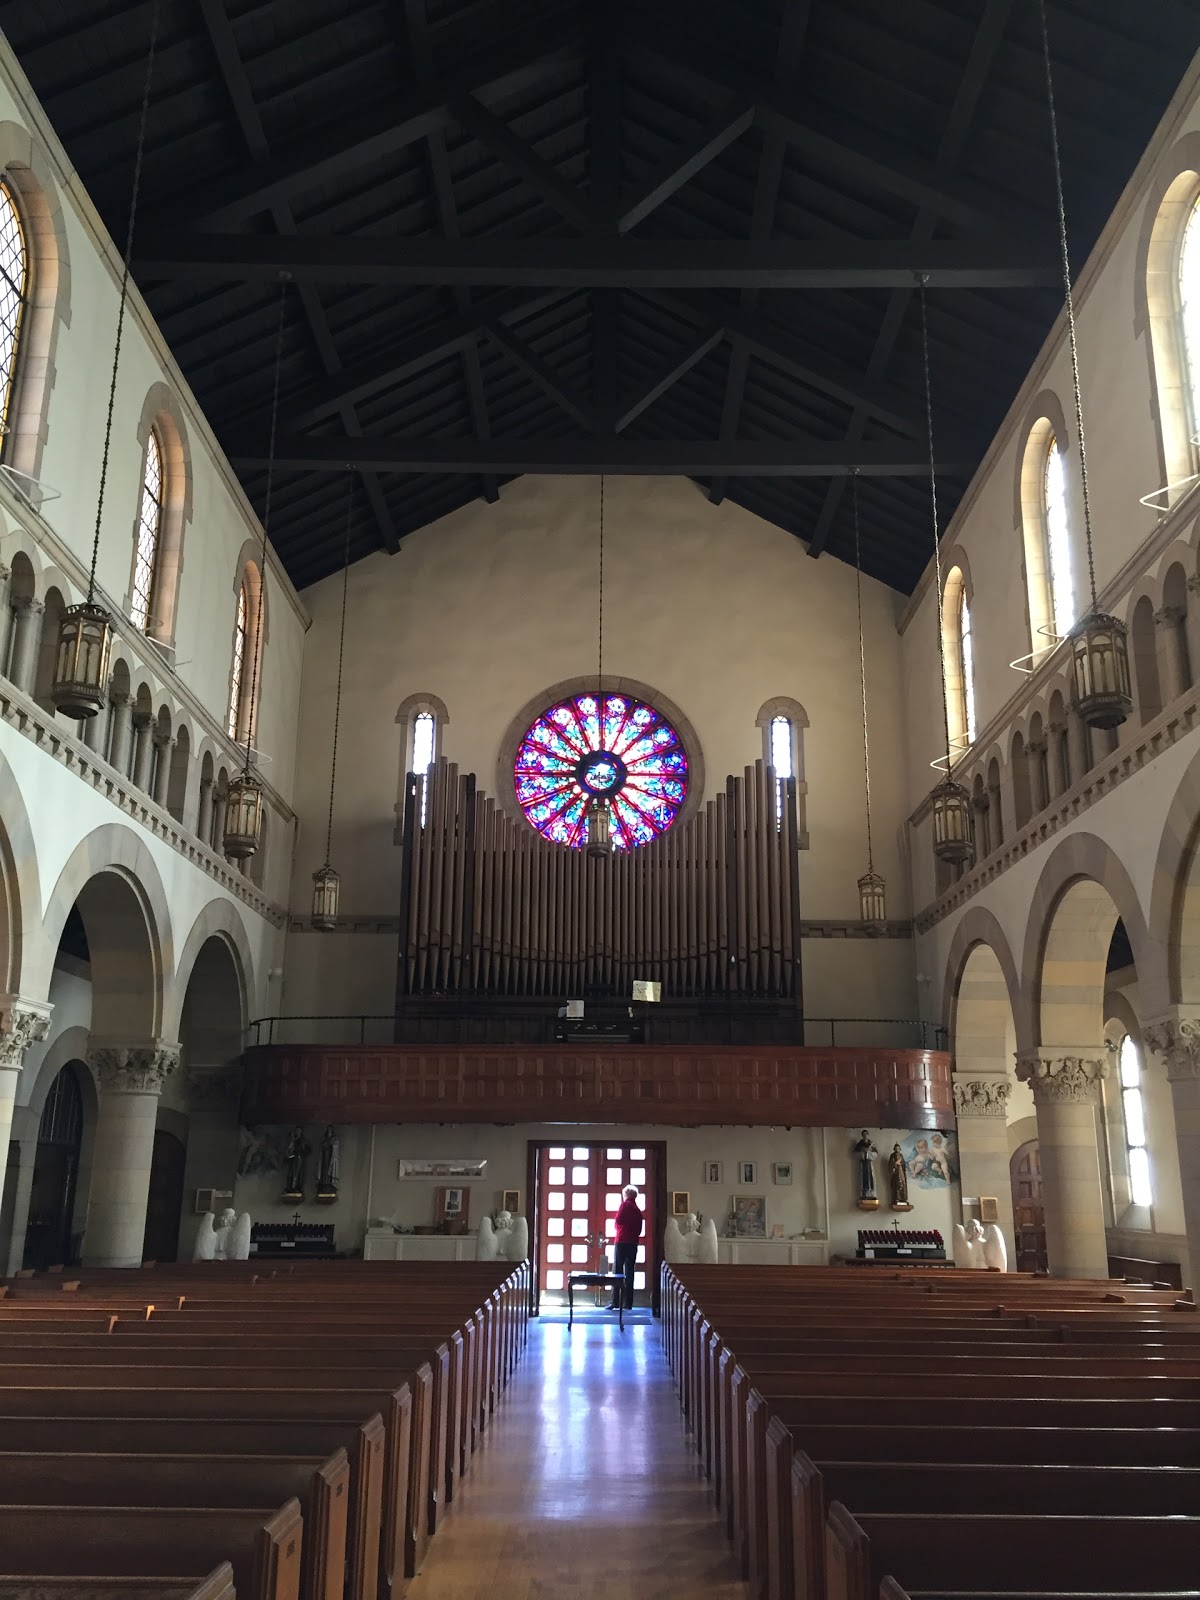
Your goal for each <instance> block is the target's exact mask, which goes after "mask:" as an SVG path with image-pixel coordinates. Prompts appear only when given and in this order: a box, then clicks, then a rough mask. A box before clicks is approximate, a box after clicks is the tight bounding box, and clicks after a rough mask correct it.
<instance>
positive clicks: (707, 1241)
mask: <svg viewBox="0 0 1200 1600" xmlns="http://www.w3.org/2000/svg"><path fill="white" fill-rule="evenodd" d="M663 1255H664V1256H665V1257H666V1259H667V1261H668V1262H670V1263H671V1264H672V1265H677V1266H686V1265H689V1264H691V1263H709V1264H711V1263H713V1262H715V1261H716V1259H717V1224H716V1220H715V1218H713V1217H709V1218H707V1219H706V1220H705V1221H704V1222H703V1223H702V1222H701V1221H700V1217H699V1214H698V1213H697V1212H695V1211H692V1212H689V1213H688V1214H687V1215H686V1216H684V1217H668V1218H667V1225H666V1227H665V1228H664V1230H663Z"/></svg>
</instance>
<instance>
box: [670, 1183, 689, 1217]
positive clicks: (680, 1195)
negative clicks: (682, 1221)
mask: <svg viewBox="0 0 1200 1600" xmlns="http://www.w3.org/2000/svg"><path fill="white" fill-rule="evenodd" d="M691 1210H692V1197H691V1195H690V1194H689V1193H688V1192H687V1190H686V1189H672V1190H671V1215H672V1216H673V1217H686V1216H690V1214H691Z"/></svg>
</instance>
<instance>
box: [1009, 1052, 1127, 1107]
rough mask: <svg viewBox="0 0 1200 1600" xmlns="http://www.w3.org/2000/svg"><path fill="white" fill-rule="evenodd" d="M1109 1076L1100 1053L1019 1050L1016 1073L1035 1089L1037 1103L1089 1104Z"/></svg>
mask: <svg viewBox="0 0 1200 1600" xmlns="http://www.w3.org/2000/svg"><path fill="white" fill-rule="evenodd" d="M1107 1076H1108V1062H1107V1061H1105V1060H1104V1059H1103V1058H1102V1057H1100V1056H1083V1055H1072V1056H1058V1055H1051V1054H1049V1053H1043V1052H1042V1051H1041V1050H1030V1051H1025V1052H1018V1054H1017V1077H1018V1078H1019V1079H1020V1081H1021V1082H1022V1083H1027V1084H1028V1085H1029V1086H1030V1088H1031V1089H1032V1090H1033V1099H1034V1104H1035V1105H1090V1104H1093V1103H1094V1101H1095V1099H1096V1094H1097V1090H1098V1088H1099V1085H1100V1084H1101V1082H1103V1080H1104V1079H1105V1078H1107Z"/></svg>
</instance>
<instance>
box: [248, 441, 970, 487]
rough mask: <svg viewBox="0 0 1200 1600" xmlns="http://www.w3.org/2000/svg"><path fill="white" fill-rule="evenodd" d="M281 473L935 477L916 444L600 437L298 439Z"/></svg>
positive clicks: (965, 466) (949, 466) (280, 452)
mask: <svg viewBox="0 0 1200 1600" xmlns="http://www.w3.org/2000/svg"><path fill="white" fill-rule="evenodd" d="M227 450H228V455H229V458H230V460H231V461H233V462H234V463H235V464H236V465H238V466H243V467H254V466H260V465H262V464H263V462H264V459H265V456H264V451H263V446H262V443H261V441H253V442H251V441H239V440H231V441H230V442H229V444H228V447H227ZM276 459H277V461H278V463H279V465H280V466H281V467H290V468H294V469H296V470H298V471H311V472H326V471H332V472H340V471H342V470H344V469H345V467H346V466H347V465H350V466H352V467H356V468H359V469H360V470H367V471H371V472H429V473H475V474H479V473H486V472H494V473H497V474H501V475H508V474H511V475H514V476H515V475H516V474H518V473H523V472H542V473H554V474H586V473H593V472H621V473H630V474H641V475H646V474H650V475H656V474H662V475H665V476H682V477H707V476H708V475H710V474H711V473H713V472H722V473H725V474H726V475H727V476H728V477H754V478H757V477H771V478H828V477H836V476H845V475H847V474H849V473H852V472H854V471H855V470H858V471H859V472H861V473H862V474H863V476H864V477H919V476H920V475H921V474H922V473H927V472H928V471H929V461H928V457H927V456H926V454H925V452H924V451H923V450H922V448H921V447H920V445H919V444H917V443H916V442H913V443H906V442H905V441H903V440H896V441H891V442H888V443H874V442H871V443H864V444H860V445H858V446H857V447H856V448H854V449H851V448H850V447H848V446H847V445H846V444H845V443H843V442H842V441H840V440H839V441H835V442H832V443H827V442H824V441H820V440H807V439H806V440H796V439H781V440H761V439H754V440H750V439H739V440H736V441H735V442H734V443H732V444H722V443H720V442H719V441H718V442H714V441H712V440H693V439H684V440H672V439H630V438H628V437H627V436H625V435H617V434H612V435H607V436H606V435H604V434H593V435H592V436H591V437H589V438H581V439H547V438H545V437H544V436H543V437H539V438H534V439H508V438H501V439H415V438H377V439H354V438H349V437H346V436H341V435H331V436H322V437H316V438H314V437H312V436H308V435H306V436H301V437H296V436H289V437H287V438H284V439H281V440H280V441H279V443H278V446H277V452H276ZM972 465H973V462H972V461H967V462H963V461H954V460H949V459H946V460H943V461H942V462H941V463H940V464H939V471H942V472H946V473H952V472H958V473H961V472H965V471H969V470H970V469H971V467H972Z"/></svg>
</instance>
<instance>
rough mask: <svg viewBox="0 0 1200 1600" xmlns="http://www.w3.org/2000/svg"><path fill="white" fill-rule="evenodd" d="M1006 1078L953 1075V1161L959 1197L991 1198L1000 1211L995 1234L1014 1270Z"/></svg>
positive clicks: (1014, 1240)
mask: <svg viewBox="0 0 1200 1600" xmlns="http://www.w3.org/2000/svg"><path fill="white" fill-rule="evenodd" d="M1011 1092H1012V1085H1011V1084H1010V1083H1009V1081H1008V1078H1007V1076H1005V1077H1003V1078H1001V1077H997V1076H992V1075H988V1076H979V1077H969V1078H967V1077H960V1076H959V1075H958V1074H957V1073H955V1076H954V1110H955V1113H956V1115H957V1117H958V1159H959V1167H960V1175H961V1183H962V1192H963V1194H964V1195H975V1196H979V1195H994V1196H995V1198H996V1203H997V1205H998V1207H999V1210H1000V1231H1001V1233H1003V1235H1004V1242H1005V1244H1006V1245H1007V1246H1008V1264H1009V1266H1010V1268H1012V1269H1013V1270H1015V1269H1016V1265H1017V1234H1016V1228H1015V1227H1014V1225H1013V1208H1012V1184H1011V1182H1010V1181H1009V1174H1008V1097H1009V1095H1010V1093H1011Z"/></svg>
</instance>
